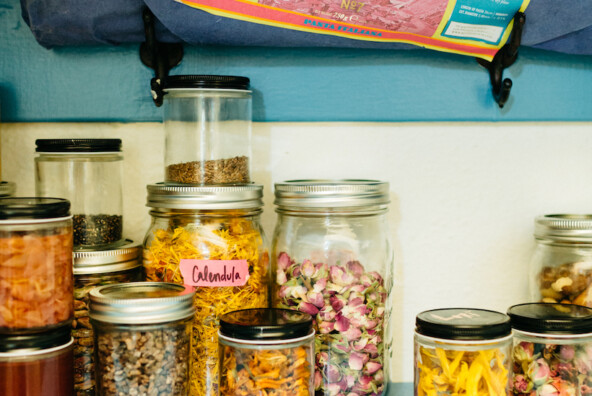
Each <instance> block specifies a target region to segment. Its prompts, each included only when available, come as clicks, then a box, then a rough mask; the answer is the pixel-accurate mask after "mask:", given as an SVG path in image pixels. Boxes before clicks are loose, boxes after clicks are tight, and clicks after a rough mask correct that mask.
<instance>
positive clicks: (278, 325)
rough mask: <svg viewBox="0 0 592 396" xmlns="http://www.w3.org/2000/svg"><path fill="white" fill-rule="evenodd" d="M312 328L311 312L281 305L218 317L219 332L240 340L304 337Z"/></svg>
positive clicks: (256, 340) (244, 310)
mask: <svg viewBox="0 0 592 396" xmlns="http://www.w3.org/2000/svg"><path fill="white" fill-rule="evenodd" d="M311 330H313V325H312V316H310V315H309V314H307V313H304V312H300V311H296V310H292V309H280V308H251V309H243V310H238V311H233V312H229V313H227V314H225V315H223V316H222V317H221V318H220V334H222V335H223V336H225V337H228V338H231V339H237V340H241V341H253V342H259V341H278V340H284V341H286V340H291V339H294V338H301V337H305V336H307V335H309V334H310V332H311Z"/></svg>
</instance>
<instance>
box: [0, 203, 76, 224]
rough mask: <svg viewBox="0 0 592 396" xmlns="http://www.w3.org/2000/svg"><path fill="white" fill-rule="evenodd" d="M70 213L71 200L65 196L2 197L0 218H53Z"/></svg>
mask: <svg viewBox="0 0 592 396" xmlns="http://www.w3.org/2000/svg"><path fill="white" fill-rule="evenodd" d="M69 215H70V201H68V200H67V199H63V198H41V197H12V198H0V220H12V219H53V218H59V217H66V216H69Z"/></svg>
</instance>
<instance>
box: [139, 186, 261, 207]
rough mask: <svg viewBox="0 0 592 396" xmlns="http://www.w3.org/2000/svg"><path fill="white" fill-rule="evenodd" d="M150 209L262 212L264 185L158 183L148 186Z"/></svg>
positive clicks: (148, 204)
mask: <svg viewBox="0 0 592 396" xmlns="http://www.w3.org/2000/svg"><path fill="white" fill-rule="evenodd" d="M146 189H147V190H148V198H147V203H146V206H148V207H151V208H159V209H194V210H208V209H258V208H262V207H263V186H262V185H260V184H229V185H208V186H195V185H178V184H166V183H157V184H149V185H147V186H146Z"/></svg>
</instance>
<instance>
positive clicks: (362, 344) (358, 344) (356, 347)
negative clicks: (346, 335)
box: [353, 337, 368, 352]
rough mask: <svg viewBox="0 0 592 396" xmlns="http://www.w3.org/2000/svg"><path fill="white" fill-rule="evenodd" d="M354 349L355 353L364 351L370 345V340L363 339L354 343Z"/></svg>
mask: <svg viewBox="0 0 592 396" xmlns="http://www.w3.org/2000/svg"><path fill="white" fill-rule="evenodd" d="M353 344H354V345H353V348H354V351H358V352H359V351H362V350H364V348H365V347H366V345H368V338H367V337H362V338H360V339H359V340H358V341H356V342H354V343H353Z"/></svg>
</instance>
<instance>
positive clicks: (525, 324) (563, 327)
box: [508, 303, 592, 396]
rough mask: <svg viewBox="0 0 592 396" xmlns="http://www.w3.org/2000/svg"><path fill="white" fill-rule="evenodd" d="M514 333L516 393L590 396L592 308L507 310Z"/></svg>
mask: <svg viewBox="0 0 592 396" xmlns="http://www.w3.org/2000/svg"><path fill="white" fill-rule="evenodd" d="M508 315H509V316H510V318H511V320H512V328H513V333H514V343H513V348H514V349H513V356H514V366H513V381H512V394H513V395H518V396H530V395H534V394H536V395H545V396H546V395H550V396H551V395H578V396H579V395H581V396H584V395H590V394H592V309H590V308H588V307H583V306H580V305H573V304H552V303H529V304H520V305H514V306H513V307H510V308H509V309H508Z"/></svg>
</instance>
